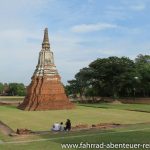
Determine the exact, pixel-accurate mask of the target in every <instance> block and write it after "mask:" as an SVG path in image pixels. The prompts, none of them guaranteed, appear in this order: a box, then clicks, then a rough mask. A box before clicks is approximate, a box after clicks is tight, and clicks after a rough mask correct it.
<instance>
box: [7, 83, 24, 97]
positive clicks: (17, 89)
mask: <svg viewBox="0 0 150 150" xmlns="http://www.w3.org/2000/svg"><path fill="white" fill-rule="evenodd" d="M8 94H9V95H12V96H15V95H18V96H24V95H25V86H24V84H22V83H10V84H9V92H8Z"/></svg>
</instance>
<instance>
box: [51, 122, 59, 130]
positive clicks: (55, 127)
mask: <svg viewBox="0 0 150 150" xmlns="http://www.w3.org/2000/svg"><path fill="white" fill-rule="evenodd" d="M51 130H52V131H59V130H60V124H59V123H54V124H53V126H52V129H51Z"/></svg>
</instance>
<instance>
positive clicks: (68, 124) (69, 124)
mask: <svg viewBox="0 0 150 150" xmlns="http://www.w3.org/2000/svg"><path fill="white" fill-rule="evenodd" d="M64 129H65V131H70V130H71V121H70V120H69V119H67V121H66V127H65V128H64Z"/></svg>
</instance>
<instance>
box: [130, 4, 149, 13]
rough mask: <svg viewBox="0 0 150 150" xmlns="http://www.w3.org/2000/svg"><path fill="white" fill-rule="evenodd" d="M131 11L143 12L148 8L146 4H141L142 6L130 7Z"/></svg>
mask: <svg viewBox="0 0 150 150" xmlns="http://www.w3.org/2000/svg"><path fill="white" fill-rule="evenodd" d="M130 8H131V10H134V11H142V10H144V9H145V8H146V5H145V4H144V3H141V4H136V5H132V6H130Z"/></svg>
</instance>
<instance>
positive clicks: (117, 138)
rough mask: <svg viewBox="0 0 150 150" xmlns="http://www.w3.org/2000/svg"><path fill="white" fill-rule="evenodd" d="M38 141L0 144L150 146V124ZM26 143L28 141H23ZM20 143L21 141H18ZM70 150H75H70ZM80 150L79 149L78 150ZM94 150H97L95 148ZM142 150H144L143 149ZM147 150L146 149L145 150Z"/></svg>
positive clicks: (46, 148)
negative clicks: (114, 144)
mask: <svg viewBox="0 0 150 150" xmlns="http://www.w3.org/2000/svg"><path fill="white" fill-rule="evenodd" d="M38 139H43V141H31V139H30V140H28V141H30V142H23V143H17V144H15V143H13V144H11V143H4V144H0V148H1V149H3V150H50V149H52V150H62V148H61V144H68V143H69V144H71V143H73V144H80V143H81V142H83V143H92V144H93V143H97V144H100V143H102V142H103V143H104V144H107V143H110V142H111V143H118V144H121V143H128V144H131V143H134V144H142V143H146V144H150V124H136V125H130V126H127V127H123V128H115V129H111V130H91V131H80V132H70V133H57V134H53V135H52V134H49V135H41V136H39V137H38ZM21 140H24V141H26V140H27V139H21ZM18 142H19V141H18ZM68 150H73V149H71V148H68ZM77 150H79V149H77ZM92 150H95V149H94V148H93V149H92ZM141 150H142V149H141ZM143 150H145V149H143Z"/></svg>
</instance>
